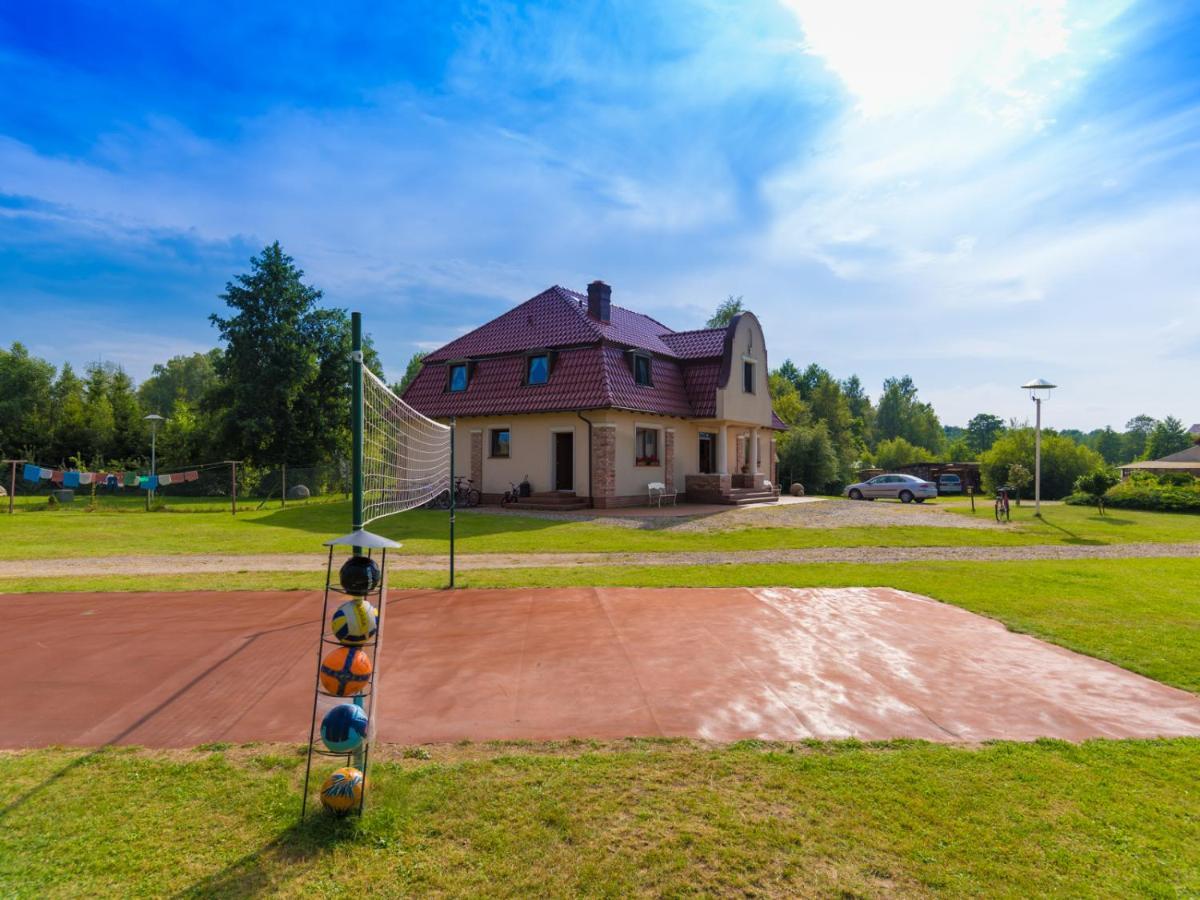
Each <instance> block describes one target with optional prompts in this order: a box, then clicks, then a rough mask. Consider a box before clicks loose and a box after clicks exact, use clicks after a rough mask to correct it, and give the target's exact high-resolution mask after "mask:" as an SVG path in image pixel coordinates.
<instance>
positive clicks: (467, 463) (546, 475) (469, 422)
mask: <svg viewBox="0 0 1200 900" xmlns="http://www.w3.org/2000/svg"><path fill="white" fill-rule="evenodd" d="M585 415H586V414H585ZM457 424H458V431H457V434H456V435H455V445H454V474H455V475H461V476H463V477H470V474H471V432H472V431H477V430H478V431H480V432H482V435H483V485H482V487H480V486H479V485H476V487H478V488H479V489H480V490H481V491H483V493H485V494H503V493H504V492H505V491H507V490H508V488H509V482H515V483H517V484H520V483H521V481H522V480H523V479H524V478H525V476H526V475H528V476H529V481H530V483H531V484H532V485H533V489H534V490H535V491H549V490H553V489H554V482H553V477H552V473H553V458H554V444H553V438H552V437H551V435H552V434H553V433H554V432H556V431H568V432H571V433H572V434H574V436H575V465H574V478H575V493H576V494H578V495H579V496H581V497H582V496H586V495H587V477H588V470H587V425H586V424H585V423H584V422H583V421H582V420H581V419H579V418H578V417H576V416H575V415H574V414H573V413H554V414H547V415H523V416H496V417H488V418H470V419H459V420H458V423H457ZM493 428H507V429H508V430H509V441H510V445H509V446H510V456H509V458H508V459H502V458H493V457H491V456H489V455H488V452H489V450H490V449H491V438H490V435H489V434H488V432H489V431H490V430H491V429H493Z"/></svg>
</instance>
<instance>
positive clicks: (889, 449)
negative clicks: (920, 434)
mask: <svg viewBox="0 0 1200 900" xmlns="http://www.w3.org/2000/svg"><path fill="white" fill-rule="evenodd" d="M932 461H933V454H932V453H930V452H929V451H928V450H926V449H925V448H924V447H918V446H916V445H915V444H910V443H909V442H908V441H906V440H905V439H904V438H902V437H896V438H892V439H891V440H889V441H880V442H879V446H878V447H876V448H875V465H877V466H878V467H879V468H881V469H884V470H886V471H888V472H894V471H895V470H896V469H898V468H900V467H901V466H907V465H910V464H912V463H919V462H932Z"/></svg>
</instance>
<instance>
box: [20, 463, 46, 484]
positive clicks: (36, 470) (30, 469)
mask: <svg viewBox="0 0 1200 900" xmlns="http://www.w3.org/2000/svg"><path fill="white" fill-rule="evenodd" d="M21 477H22V478H24V479H25V480H26V481H37V480H38V479H39V478H41V477H42V467H41V466H35V465H34V464H33V463H25V468H24V469H23V470H22V472H21Z"/></svg>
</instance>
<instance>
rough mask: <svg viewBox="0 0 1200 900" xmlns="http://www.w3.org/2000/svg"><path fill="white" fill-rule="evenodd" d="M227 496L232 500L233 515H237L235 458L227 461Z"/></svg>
mask: <svg viewBox="0 0 1200 900" xmlns="http://www.w3.org/2000/svg"><path fill="white" fill-rule="evenodd" d="M229 496H230V499H231V500H232V501H233V515H235V516H236V515H237V460H236V459H231V460H230V461H229Z"/></svg>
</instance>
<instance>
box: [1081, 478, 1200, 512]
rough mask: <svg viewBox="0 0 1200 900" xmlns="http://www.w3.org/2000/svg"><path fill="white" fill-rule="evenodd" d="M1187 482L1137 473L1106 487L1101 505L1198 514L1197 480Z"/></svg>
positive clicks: (1198, 485)
mask: <svg viewBox="0 0 1200 900" xmlns="http://www.w3.org/2000/svg"><path fill="white" fill-rule="evenodd" d="M1185 474H1186V473H1185ZM1188 479H1189V480H1188V481H1186V482H1182V483H1181V479H1180V478H1179V474H1171V475H1169V476H1166V477H1163V478H1156V477H1154V476H1153V475H1150V474H1149V473H1146V472H1139V473H1138V474H1137V475H1135V476H1134V477H1133V478H1130V479H1128V480H1127V481H1122V482H1121V483H1120V484H1118V485H1116V486H1115V487H1112V488H1109V490H1108V491H1107V493H1105V495H1104V505H1105V506H1109V507H1116V508H1118V509H1149V510H1161V511H1165V512H1200V481H1197V480H1196V479H1195V478H1193V477H1192V476H1190V475H1189V476H1188ZM1072 500H1074V498H1072Z"/></svg>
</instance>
